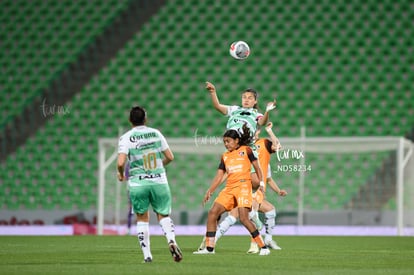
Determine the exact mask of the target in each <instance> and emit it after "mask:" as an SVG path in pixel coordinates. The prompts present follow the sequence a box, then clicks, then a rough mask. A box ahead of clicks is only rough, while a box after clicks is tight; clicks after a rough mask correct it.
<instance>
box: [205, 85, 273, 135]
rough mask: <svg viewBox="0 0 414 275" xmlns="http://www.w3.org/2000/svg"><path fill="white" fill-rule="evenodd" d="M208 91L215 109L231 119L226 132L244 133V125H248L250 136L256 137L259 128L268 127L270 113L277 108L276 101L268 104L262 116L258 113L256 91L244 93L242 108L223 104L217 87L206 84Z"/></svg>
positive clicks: (247, 90)
mask: <svg viewBox="0 0 414 275" xmlns="http://www.w3.org/2000/svg"><path fill="white" fill-rule="evenodd" d="M206 89H207V90H208V91H209V93H210V96H211V101H212V102H213V106H214V108H215V109H216V110H217V111H218V112H220V113H222V114H223V115H226V116H228V117H229V119H228V121H227V125H226V130H229V129H234V130H237V131H238V132H240V131H242V128H243V125H244V124H246V125H247V127H249V129H250V135H251V136H254V135H255V133H256V130H257V126H258V125H260V126H263V125H266V124H267V122H268V120H269V112H270V111H271V110H273V109H274V108H276V101H273V102H269V103H267V106H266V111H265V113H264V114H261V113H259V112H258V111H257V96H258V95H257V92H256V91H255V90H254V89H251V88H249V89H246V90H244V91H243V92H242V98H241V102H242V105H241V106H237V105H224V104H221V103H220V101H219V99H218V97H217V91H216V87H215V86H214V85H213V84H212V83H210V82H206Z"/></svg>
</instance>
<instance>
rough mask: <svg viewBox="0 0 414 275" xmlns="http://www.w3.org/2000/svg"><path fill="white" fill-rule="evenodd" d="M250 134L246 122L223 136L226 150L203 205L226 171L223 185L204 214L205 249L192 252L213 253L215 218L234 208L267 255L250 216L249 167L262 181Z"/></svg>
mask: <svg viewBox="0 0 414 275" xmlns="http://www.w3.org/2000/svg"><path fill="white" fill-rule="evenodd" d="M251 139H252V136H251V135H250V133H249V130H248V128H247V126H246V125H244V126H243V132H242V133H240V132H239V131H237V130H234V129H230V130H227V131H226V132H225V133H224V135H223V142H224V146H225V147H226V149H227V152H225V153H224V154H223V155H222V157H221V161H220V165H219V167H218V170H217V173H216V176H215V177H214V179H213V181H212V183H211V185H210V188H209V189H208V190H207V192H206V194H205V196H204V199H203V204H205V203H206V202H207V201H209V200H210V198H211V196H212V194H213V193H214V191H215V190H216V189H217V188H218V187H219V185H220V184H221V183H222V182H223V178H224V174H225V173H227V181H226V186H225V187H224V188H223V190H222V191H221V192H220V193H219V194H218V196H217V198H216V199H215V201H214V203H213V206H212V207H211V208H210V210H209V212H208V217H207V230H206V240H205V248H204V249H202V250H199V251H195V252H194V254H214V253H215V251H214V247H215V239H216V230H217V220H218V218H219V217H220V215H221V214H223V213H224V212H226V211H230V210H232V209H234V208H236V207H237V209H238V216H239V220H240V222H241V223H242V224H243V225H244V226H245V227H246V229H247V230H248V231H249V233H250V235H251V236H252V238H253V239H254V241H255V242H256V243H257V245H258V246H259V247H260V254H259V255H262V256H265V255H269V254H270V250H269V249H268V248H267V247H266V245H265V244H264V242H263V239H262V237H261V236H260V233H259V231H258V230H257V228H256V226H255V225H254V223H253V222H251V221H250V219H249V212H250V210H251V207H252V200H253V199H252V183H251V173H250V171H251V166H252V165H253V167H254V168H255V170H256V174H257V177H258V179H259V181H262V178H263V177H262V172H261V169H260V166H259V162H258V160H257V158H256V157H255V155H254V154H253V151H252V149H251V148H250V147H249V146H248V144H250V143H251Z"/></svg>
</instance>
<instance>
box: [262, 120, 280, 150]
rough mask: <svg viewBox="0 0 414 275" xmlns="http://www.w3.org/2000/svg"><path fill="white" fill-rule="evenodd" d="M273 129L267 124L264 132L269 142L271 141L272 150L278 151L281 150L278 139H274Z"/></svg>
mask: <svg viewBox="0 0 414 275" xmlns="http://www.w3.org/2000/svg"><path fill="white" fill-rule="evenodd" d="M272 127H273V123H272V122H269V123H267V125H266V128H265V129H266V132H267V134H268V135H269V137H270V140H271V141H272V149H274V151H277V150H280V149H281V148H282V145H281V144H280V141H279V139H278V138H277V137H276V135H275V133H273V130H272Z"/></svg>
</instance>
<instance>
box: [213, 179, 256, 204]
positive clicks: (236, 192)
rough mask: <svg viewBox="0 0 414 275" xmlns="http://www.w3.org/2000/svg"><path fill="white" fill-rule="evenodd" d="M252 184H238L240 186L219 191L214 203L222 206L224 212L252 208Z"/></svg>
mask: <svg viewBox="0 0 414 275" xmlns="http://www.w3.org/2000/svg"><path fill="white" fill-rule="evenodd" d="M252 201H253V199H252V183H251V182H250V181H248V182H240V185H238V186H235V187H232V188H228V187H227V186H226V187H224V188H223V190H221V192H220V193H219V194H218V196H217V198H216V199H215V201H214V202H216V203H219V204H221V205H223V207H224V208H225V209H226V211H230V210H232V209H233V208H236V207H247V208H252Z"/></svg>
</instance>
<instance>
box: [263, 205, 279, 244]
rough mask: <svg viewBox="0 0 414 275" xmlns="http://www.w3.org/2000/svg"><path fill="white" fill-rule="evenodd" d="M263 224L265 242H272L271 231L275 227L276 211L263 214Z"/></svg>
mask: <svg viewBox="0 0 414 275" xmlns="http://www.w3.org/2000/svg"><path fill="white" fill-rule="evenodd" d="M264 216H265V218H264V224H265V229H266V232H265V242H269V241H271V240H272V233H273V232H272V231H273V228H274V227H275V225H276V222H275V219H276V210H275V209H273V210H270V211H269V212H266V213H264Z"/></svg>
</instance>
